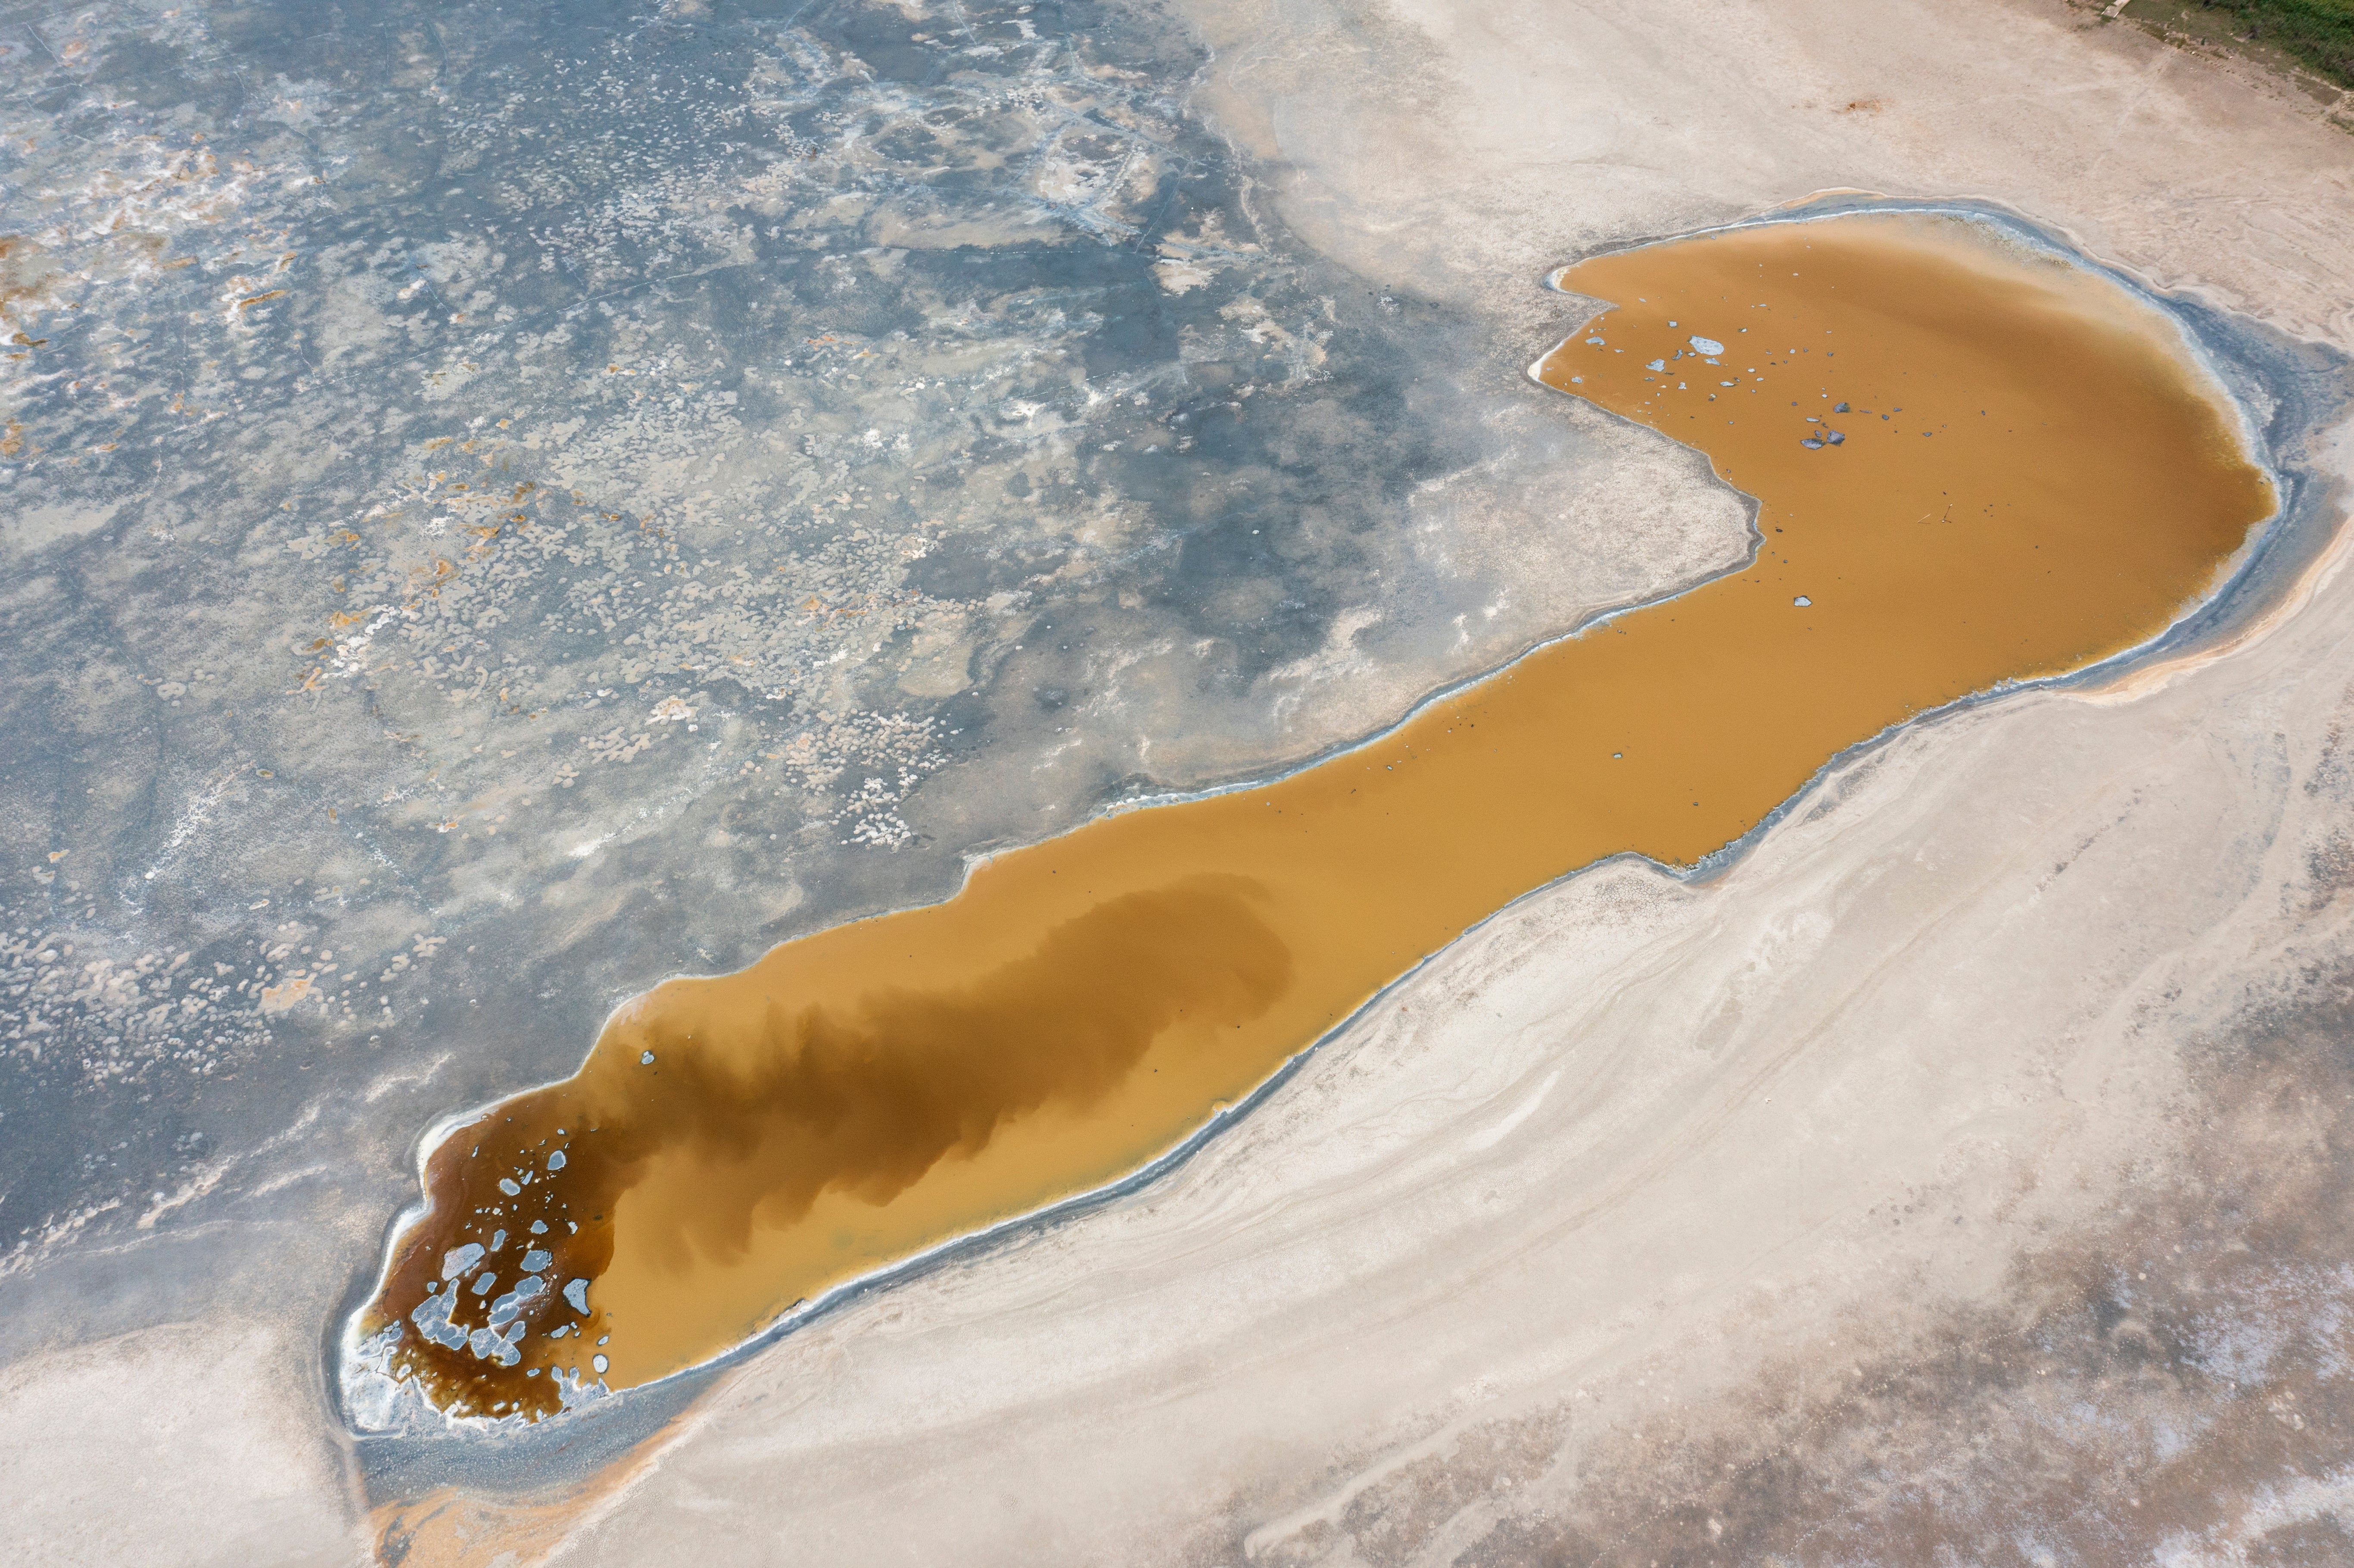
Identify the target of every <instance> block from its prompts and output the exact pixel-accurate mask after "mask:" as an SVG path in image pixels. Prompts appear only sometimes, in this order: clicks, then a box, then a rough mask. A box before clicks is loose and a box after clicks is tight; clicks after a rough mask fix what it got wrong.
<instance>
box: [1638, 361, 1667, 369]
mask: <svg viewBox="0 0 2354 1568" xmlns="http://www.w3.org/2000/svg"><path fill="white" fill-rule="evenodd" d="M1667 367H1668V362H1667V361H1666V360H1664V359H1655V360H1653V361H1651V363H1650V364H1649V365H1647V366H1643V368H1644V369H1646V370H1665V369H1666V368H1667Z"/></svg>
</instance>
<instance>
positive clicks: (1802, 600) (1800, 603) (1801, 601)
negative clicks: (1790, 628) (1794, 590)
mask: <svg viewBox="0 0 2354 1568" xmlns="http://www.w3.org/2000/svg"><path fill="white" fill-rule="evenodd" d="M1790 602H1791V603H1792V604H1795V605H1797V607H1798V608H1799V609H1806V608H1807V606H1808V605H1810V604H1812V603H1814V602H1815V601H1814V600H1813V599H1808V597H1807V596H1806V595H1805V594H1800V595H1799V596H1798V597H1797V598H1796V599H1792V600H1791V601H1790Z"/></svg>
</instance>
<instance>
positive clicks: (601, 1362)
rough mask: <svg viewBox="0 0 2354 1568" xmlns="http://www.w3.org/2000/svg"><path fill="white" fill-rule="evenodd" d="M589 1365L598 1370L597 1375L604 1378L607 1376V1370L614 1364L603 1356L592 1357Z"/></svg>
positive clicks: (589, 1359)
mask: <svg viewBox="0 0 2354 1568" xmlns="http://www.w3.org/2000/svg"><path fill="white" fill-rule="evenodd" d="M588 1364H589V1365H590V1366H592V1367H595V1368H596V1369H597V1375H598V1376H599V1377H603V1376H604V1375H605V1369H606V1368H607V1367H609V1366H610V1365H612V1364H613V1363H612V1362H610V1361H607V1360H606V1359H605V1358H604V1357H602V1356H590V1357H589V1358H588Z"/></svg>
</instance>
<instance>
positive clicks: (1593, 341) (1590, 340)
mask: <svg viewBox="0 0 2354 1568" xmlns="http://www.w3.org/2000/svg"><path fill="white" fill-rule="evenodd" d="M1585 341H1586V342H1587V343H1588V344H1599V343H1600V342H1601V341H1602V340H1601V339H1600V338H1598V337H1589V338H1587V339H1586V340H1585Z"/></svg>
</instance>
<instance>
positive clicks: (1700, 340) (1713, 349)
mask: <svg viewBox="0 0 2354 1568" xmlns="http://www.w3.org/2000/svg"><path fill="white" fill-rule="evenodd" d="M1691 345H1692V347H1693V348H1695V349H1697V350H1698V351H1699V352H1701V353H1702V354H1723V352H1724V344H1721V343H1719V342H1717V341H1716V339H1714V338H1712V337H1697V336H1695V337H1694V338H1693V339H1692V340H1691Z"/></svg>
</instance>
